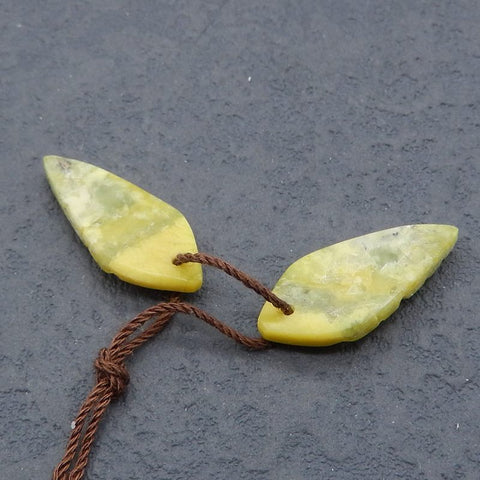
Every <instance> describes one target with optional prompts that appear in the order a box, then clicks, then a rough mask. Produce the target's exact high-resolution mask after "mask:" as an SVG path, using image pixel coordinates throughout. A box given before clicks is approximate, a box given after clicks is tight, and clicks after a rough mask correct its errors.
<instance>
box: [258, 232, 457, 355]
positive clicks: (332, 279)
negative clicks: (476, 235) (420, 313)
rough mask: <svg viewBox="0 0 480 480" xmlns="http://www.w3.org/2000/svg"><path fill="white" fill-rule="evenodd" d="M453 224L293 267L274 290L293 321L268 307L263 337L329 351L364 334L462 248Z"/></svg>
mask: <svg viewBox="0 0 480 480" xmlns="http://www.w3.org/2000/svg"><path fill="white" fill-rule="evenodd" d="M457 236H458V229H457V228H456V227H454V226H450V225H408V226H403V227H397V228H391V229H389V230H383V231H380V232H375V233H371V234H369V235H364V236H362V237H357V238H354V239H351V240H347V241H344V242H341V243H337V244H335V245H332V246H329V247H326V248H323V249H321V250H317V251H316V252H313V253H311V254H309V255H306V256H305V257H303V258H301V259H300V260H297V261H296V262H295V263H293V264H292V265H291V266H290V267H289V268H288V269H287V270H286V271H285V273H284V274H283V275H282V277H281V278H280V280H279V281H278V283H277V285H276V286H275V288H274V289H273V292H274V293H275V294H276V295H278V296H279V297H280V298H282V299H283V300H285V301H287V302H288V303H289V304H290V305H292V306H293V308H294V309H295V311H294V313H293V314H292V315H288V316H286V315H284V314H283V313H282V312H281V311H280V310H278V309H277V308H275V307H273V306H272V305H271V304H269V303H266V304H265V305H264V307H263V309H262V311H261V312H260V316H259V318H258V330H259V331H260V333H261V334H262V337H263V338H265V339H266V340H271V341H273V342H279V343H286V344H291V345H305V346H327V345H333V344H335V343H339V342H351V341H354V340H358V339H359V338H361V337H363V336H365V335H366V334H367V333H369V332H370V331H372V330H373V329H374V328H376V327H377V326H378V324H379V323H380V322H381V321H383V320H385V319H386V318H387V317H389V316H390V315H391V314H392V313H393V312H394V311H395V310H396V309H397V308H398V306H399V304H400V301H401V300H402V299H403V298H408V297H410V296H411V295H413V294H414V293H415V292H416V291H417V290H418V289H419V288H420V287H421V286H422V285H423V283H424V282H425V280H426V279H427V278H428V277H429V276H430V275H432V273H433V272H434V271H435V269H436V268H437V267H438V266H439V264H440V263H441V261H442V260H443V259H444V258H445V257H446V256H447V255H448V253H449V252H450V250H451V249H452V248H453V246H454V245H455V242H456V240H457Z"/></svg>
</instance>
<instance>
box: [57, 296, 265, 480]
mask: <svg viewBox="0 0 480 480" xmlns="http://www.w3.org/2000/svg"><path fill="white" fill-rule="evenodd" d="M177 312H180V313H187V314H190V315H195V316H196V317H198V318H200V319H201V320H203V321H205V322H207V323H208V324H209V325H212V326H213V327H215V328H216V329H217V330H219V331H220V332H222V333H223V334H224V335H227V336H228V337H230V338H232V339H233V340H235V341H236V342H238V343H240V344H242V345H244V346H246V347H248V348H252V349H256V350H260V349H264V348H267V347H269V346H271V345H272V344H271V343H270V342H268V341H266V340H264V339H263V338H252V337H248V336H246V335H243V334H241V333H240V332H238V331H237V330H235V329H233V328H231V327H229V326H227V325H225V324H224V323H222V322H220V321H219V320H217V319H216V318H215V317H213V316H212V315H210V314H208V313H206V312H204V311H203V310H200V309H199V308H197V307H194V306H193V305H190V304H188V303H184V302H180V301H179V299H178V298H173V299H172V300H171V301H170V302H169V303H160V304H158V305H154V306H153V307H150V308H147V309H146V310H144V311H143V312H141V313H139V314H138V315H137V316H136V317H135V318H133V319H132V320H131V321H130V322H128V323H127V324H126V325H125V326H124V327H122V328H121V329H120V331H119V332H118V333H117V335H115V337H114V338H113V340H112V342H111V344H110V346H109V347H108V348H102V349H101V350H100V352H99V354H98V357H97V358H96V359H95V362H94V366H95V370H96V372H97V382H96V384H95V386H94V387H93V388H92V390H91V391H90V393H89V394H88V396H87V398H86V399H85V401H84V402H83V405H82V406H81V408H80V410H79V412H78V415H77V418H76V419H75V422H74V423H73V430H72V433H71V434H70V439H69V441H68V443H67V447H66V449H65V454H64V456H63V458H62V460H61V461H60V463H59V464H58V465H57V467H56V468H55V470H54V472H53V475H52V479H53V480H80V479H81V478H82V477H83V474H84V472H85V468H86V466H87V462H88V455H89V453H90V450H91V448H92V444H93V441H94V438H95V433H96V432H97V429H98V426H99V424H100V420H101V418H102V416H103V414H104V413H105V410H106V409H107V407H108V405H109V404H110V402H111V401H112V400H113V399H114V398H116V397H118V396H119V395H121V393H122V392H123V391H124V390H125V388H126V386H127V385H128V382H129V374H128V371H127V369H126V367H125V360H126V358H127V357H128V356H129V355H130V354H131V353H132V352H133V351H134V350H135V349H136V348H138V347H139V346H140V345H142V344H143V343H145V342H146V341H147V340H148V339H150V338H152V337H153V336H155V335H156V334H157V333H159V332H160V331H161V330H163V328H164V327H165V326H166V325H167V323H168V322H169V321H170V319H171V318H172V317H173V315H174V314H175V313H177ZM150 320H151V321H152V323H151V324H150V325H148V326H147V327H146V328H145V329H144V330H143V331H141V332H139V333H138V334H137V335H136V336H134V335H135V333H137V331H138V330H139V329H140V328H142V327H143V326H144V325H145V324H146V323H147V322H148V321H150Z"/></svg>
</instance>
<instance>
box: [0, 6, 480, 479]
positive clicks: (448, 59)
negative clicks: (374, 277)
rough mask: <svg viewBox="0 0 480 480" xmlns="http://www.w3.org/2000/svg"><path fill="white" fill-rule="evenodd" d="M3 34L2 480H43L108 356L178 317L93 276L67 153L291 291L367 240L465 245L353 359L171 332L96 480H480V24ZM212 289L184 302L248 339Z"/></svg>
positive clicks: (17, 26)
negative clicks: (415, 229) (111, 175)
mask: <svg viewBox="0 0 480 480" xmlns="http://www.w3.org/2000/svg"><path fill="white" fill-rule="evenodd" d="M1 10H2V12H1V15H0V59H1V61H0V69H1V75H0V105H1V108H0V145H1V165H2V175H1V176H0V186H1V188H0V220H1V226H2V228H1V229H0V238H1V242H0V245H1V247H0V248H1V255H2V257H1V262H0V268H1V272H0V273H1V278H2V322H1V327H0V344H1V345H0V385H1V387H0V406H1V408H0V465H1V475H0V476H1V477H2V478H7V479H9V480H24V479H26V478H38V479H46V478H49V476H50V473H51V471H52V468H53V466H54V465H55V463H56V462H57V461H58V460H59V458H60V457H61V455H62V453H63V448H64V446H65V442H66V438H67V435H68V433H69V431H70V424H71V421H72V420H73V418H74V416H75V414H76V411H77V409H78V407H79V405H80V403H81V401H82V400H83V398H84V396H85V394H86V393H87V391H88V389H89V388H90V387H91V385H92V383H93V372H92V361H93V359H94V357H95V355H96V353H97V351H98V350H99V349H100V348H102V347H104V346H106V345H108V343H109V342H110V340H111V338H112V336H113V335H114V333H115V332H116V330H117V329H118V328H119V327H120V325H121V324H123V323H124V322H125V321H127V320H128V319H130V318H131V317H132V316H134V315H135V314H136V313H137V312H139V311H140V310H142V309H143V308H145V307H147V306H149V305H152V304H153V303H155V302H157V301H158V300H159V299H160V298H162V296H161V294H159V293H158V292H155V291H152V290H148V289H143V288H141V287H135V286H132V285H129V284H126V283H124V282H121V281H119V280H117V279H116V278H115V277H113V276H112V275H107V274H105V273H104V272H102V271H101V270H100V269H99V268H98V267H97V265H96V263H95V262H94V261H93V260H92V258H91V255H90V254H89V253H88V251H87V249H86V248H85V247H84V246H83V245H82V244H81V242H80V241H79V240H78V238H77V236H76V235H75V233H74V231H73V230H72V228H71V226H70V224H69V222H68V220H67V219H66V218H65V216H64V215H63V213H62V211H61V209H60V207H59V206H58V203H57V201H56V200H55V198H54V197H53V195H52V193H51V191H50V188H49V186H48V183H47V181H46V179H45V175H44V172H43V169H42V163H41V157H42V156H43V155H47V154H52V153H56V154H58V155H63V156H67V157H71V158H80V159H85V160H88V161H90V162H92V163H93V164H97V165H101V166H102V167H104V168H106V169H107V170H109V171H113V172H115V173H116V174H117V175H119V176H121V177H123V178H128V179H131V180H134V181H135V183H136V184H137V185H141V186H142V188H144V189H145V190H147V191H149V192H151V193H152V194H154V195H156V196H158V197H159V198H162V199H163V200H164V201H166V202H168V203H169V204H171V205H174V206H175V207H176V208H178V209H179V210H180V211H181V212H182V213H183V214H184V215H185V216H186V218H187V219H188V221H189V223H190V225H191V226H192V229H193V231H194V232H195V236H196V239H197V243H198V247H199V249H200V250H202V251H207V252H210V253H214V254H217V255H220V256H222V257H224V258H226V259H227V260H230V261H232V262H234V263H235V264H236V265H238V266H239V267H241V268H243V269H244V270H246V271H247V272H248V273H251V274H253V275H255V276H256V277H258V278H259V279H260V280H262V281H264V282H265V283H267V284H269V285H272V286H273V285H274V284H275V282H276V281H277V279H278V278H279V277H280V275H281V274H282V273H283V272H284V271H285V269H286V268H287V267H288V265H290V264H291V263H292V262H294V261H295V260H296V259H298V258H301V257H302V256H303V255H306V254H307V253H309V252H312V251H314V250H316V249H318V248H319V247H321V246H324V245H331V244H334V243H336V242H340V241H342V240H345V239H348V238H353V237H355V236H358V235H362V234H366V233H369V232H373V231H377V230H382V229H386V228H389V227H393V226H395V225H406V224H412V223H448V224H453V225H456V226H458V227H459V232H460V234H459V239H458V242H457V244H456V246H455V248H454V249H453V251H452V253H451V254H450V255H449V256H448V257H447V258H446V259H445V260H444V262H443V263H442V265H441V266H440V268H439V270H438V271H437V273H436V274H435V275H433V276H432V277H431V278H430V279H429V280H427V282H426V283H425V285H424V286H423V287H422V289H421V290H419V291H418V292H417V294H416V295H414V296H413V297H412V298H411V299H410V300H407V301H405V302H404V303H403V305H401V307H400V308H399V309H398V310H397V312H395V314H394V315H393V317H392V319H391V320H390V321H388V322H384V323H383V324H382V325H381V326H380V327H379V328H377V329H376V330H375V331H373V332H372V333H371V334H370V335H367V336H366V337H365V338H364V339H362V340H360V341H359V342H355V343H351V344H344V345H339V346H335V347H330V348H327V349H305V348H299V347H279V348H275V349H273V350H271V351H268V352H262V353H255V352H249V351H247V350H244V349H242V348H240V347H237V346H236V345H235V344H233V343H232V342H230V341H229V340H228V339H226V338H224V337H223V336H221V335H220V334H219V333H217V332H216V331H213V330H212V329H211V328H209V327H208V326H206V325H203V324H200V323H199V322H196V321H195V320H194V319H192V318H189V317H185V316H178V317H176V318H175V320H174V321H173V322H172V324H171V325H170V326H169V327H168V328H167V330H166V331H165V332H164V333H162V335H161V336H159V337H158V338H156V339H155V340H154V341H152V342H150V343H149V344H147V345H145V347H142V349H141V350H139V351H138V352H137V353H135V355H134V357H133V358H132V359H131V360H130V361H128V368H129V370H130V373H131V382H130V385H129V387H128V390H127V393H126V394H125V395H124V396H123V397H122V398H120V399H119V400H118V401H117V402H116V403H115V404H114V405H112V407H111V408H110V409H109V411H108V414H107V417H106V418H105V420H104V422H103V423H102V425H101V428H100V431H99V435H98V438H97V442H96V444H95V448H94V449H93V452H92V458H91V463H90V465H89V469H88V472H87V479H88V480H94V479H95V480H97V479H112V480H113V479H115V480H117V479H118V480H123V479H130V480H140V479H141V480H145V479H161V480H163V479H165V480H175V479H177V480H184V479H185V478H195V479H219V480H223V479H227V478H229V479H234V480H237V479H248V480H250V479H252V478H256V479H258V480H271V479H275V480H277V479H281V480H287V479H296V480H297V479H302V480H303V479H305V480H311V479H312V478H322V479H327V480H329V479H335V480H358V479H375V480H379V479H383V478H385V479H389V480H390V479H397V478H398V479H402V480H405V479H408V480H430V479H442V480H451V479H468V480H471V479H472V480H477V478H478V471H479V462H480V446H479V439H480V411H479V408H478V404H479V402H478V399H479V388H480V376H479V369H478V366H479V364H480V351H479V347H478V346H479V345H480V330H479V318H478V312H479V311H480V242H479V238H480V223H479V215H478V212H480V194H479V185H480V172H479V169H480V167H479V158H480V134H479V133H480V121H479V112H480V89H479V85H480V59H479V58H478V52H479V48H478V46H479V45H480V29H479V28H478V26H479V25H480V4H479V2H477V1H476V0H464V1H458V0H438V1H434V2H433V1H432V2H425V1H422V2H419V1H418V0H405V1H389V0H371V1H369V2H359V1H357V0H329V1H327V0H320V1H317V0H315V1H314V0H300V1H295V2H287V1H268V2H267V1H264V2H254V1H250V0H245V1H242V2H235V1H228V2H223V1H218V2H217V1H215V0H212V1H199V2H184V1H177V2H167V1H158V2H150V1H147V0H140V1H138V2H131V1H124V0H115V1H114V0H104V1H102V2H73V1H70V0H51V1H48V2H34V1H28V0H24V1H21V2H19V1H14V0H4V1H3V2H2V8H1ZM249 79H250V81H249ZM204 274H205V278H204V284H203V286H202V289H201V290H199V292H197V293H195V294H193V295H189V296H186V298H188V299H189V300H190V301H192V302H194V303H195V304H196V305H198V306H200V307H202V308H205V309H206V310H208V311H209V312H210V313H212V314H214V315H216V316H218V317H219V318H221V319H223V320H224V321H226V322H228V323H229V324H231V325H233V326H235V327H237V328H239V329H241V330H242V331H244V332H246V333H250V334H255V333H256V327H255V323H256V318H257V315H258V312H259V310H260V308H261V306H262V304H263V301H262V299H260V298H257V296H256V295H255V294H253V293H251V292H247V291H246V290H245V289H244V288H242V286H239V285H237V283H236V282H234V281H233V280H231V279H229V278H227V277H226V276H225V275H224V274H222V273H221V272H216V271H212V270H210V269H209V270H205V269H204Z"/></svg>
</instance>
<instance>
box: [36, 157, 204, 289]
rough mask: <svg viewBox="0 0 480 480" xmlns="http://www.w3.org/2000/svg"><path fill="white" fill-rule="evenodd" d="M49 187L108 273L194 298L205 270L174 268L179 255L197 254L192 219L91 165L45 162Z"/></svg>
mask: <svg viewBox="0 0 480 480" xmlns="http://www.w3.org/2000/svg"><path fill="white" fill-rule="evenodd" d="M43 164H44V168H45V172H46V174H47V178H48V181H49V183H50V186H51V187H52V190H53V192H54V194H55V196H56V197H57V200H58V202H59V203H60V205H61V207H62V209H63V211H64V212H65V215H66V216H67V217H68V219H69V220H70V223H71V224H72V226H73V228H74V229H75V231H76V232H77V234H78V236H79V237H80V238H81V240H82V242H83V243H84V244H85V245H86V246H87V247H88V249H89V250H90V253H91V254H92V256H93V258H95V260H96V261H97V263H98V264H99V265H100V267H101V268H102V269H103V270H105V271H106V272H107V273H113V274H115V275H117V277H119V278H120V279H122V280H124V281H126V282H129V283H133V284H135V285H140V286H142V287H149V288H155V289H160V290H173V291H178V292H194V291H196V290H198V289H199V288H200V287H201V285H202V268H201V266H200V265H199V264H195V263H190V264H185V265H181V266H176V265H173V263H172V260H173V259H174V258H175V256H176V255H177V254H179V253H188V252H190V253H196V252H197V245H196V243H195V238H194V236H193V232H192V229H191V228H190V225H189V224H188V222H187V220H186V218H185V217H184V216H183V215H182V214H181V212H179V211H178V210H177V209H175V208H173V207H172V206H171V205H169V204H168V203H166V202H164V201H162V200H160V199H159V198H157V197H155V196H154V195H151V194H150V193H148V192H146V191H145V190H142V189H141V188H139V187H137V186H136V185H134V184H133V183H130V182H128V181H126V180H124V179H123V178H120V177H118V176H116V175H114V174H112V173H110V172H107V171H106V170H104V169H102V168H99V167H96V166H94V165H91V164H89V163H86V162H82V161H78V160H73V159H70V158H64V157H59V156H54V155H49V156H46V157H44V159H43Z"/></svg>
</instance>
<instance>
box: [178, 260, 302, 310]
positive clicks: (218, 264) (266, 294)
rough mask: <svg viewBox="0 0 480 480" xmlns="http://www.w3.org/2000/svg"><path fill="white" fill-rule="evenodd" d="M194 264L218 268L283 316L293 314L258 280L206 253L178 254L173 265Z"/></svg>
mask: <svg viewBox="0 0 480 480" xmlns="http://www.w3.org/2000/svg"><path fill="white" fill-rule="evenodd" d="M188 262H195V263H201V264H203V265H209V266H211V267H215V268H218V269H220V270H222V271H224V272H225V273H226V274H227V275H230V276H231V277H233V278H236V279H237V280H239V281H240V282H242V283H243V284H244V285H245V286H246V287H248V288H251V289H252V290H254V291H255V292H257V293H258V294H259V295H261V296H262V297H263V298H264V299H265V300H267V302H270V303H271V304H272V305H273V306H274V307H277V308H279V309H280V310H281V311H282V312H283V313H284V314H285V315H291V314H292V313H293V307H292V306H291V305H289V304H288V303H287V302H286V301H285V300H282V299H281V298H279V297H277V295H275V294H274V293H273V292H272V291H271V290H270V289H269V288H267V287H266V286H265V285H262V284H261V283H260V282H259V281H258V280H256V279H255V278H253V277H250V276H249V275H247V274H246V273H245V272H242V271H241V270H239V269H238V268H236V267H234V266H233V265H232V264H230V263H228V262H226V261H225V260H222V259H221V258H218V257H214V256H213V255H209V254H207V253H179V254H178V255H177V256H176V257H175V258H174V259H173V264H174V265H182V264H183V263H188Z"/></svg>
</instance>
